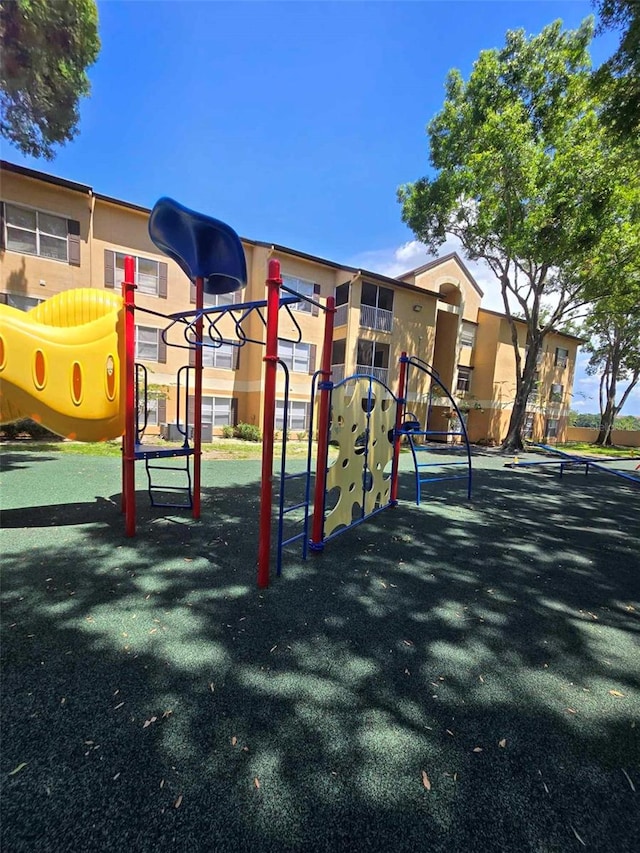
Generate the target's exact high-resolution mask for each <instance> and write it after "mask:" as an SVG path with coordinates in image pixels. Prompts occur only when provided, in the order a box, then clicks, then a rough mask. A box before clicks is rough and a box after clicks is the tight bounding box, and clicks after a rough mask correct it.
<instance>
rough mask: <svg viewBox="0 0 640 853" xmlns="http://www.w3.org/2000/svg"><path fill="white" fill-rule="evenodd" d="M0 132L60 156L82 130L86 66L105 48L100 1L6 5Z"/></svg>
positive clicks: (28, 0) (0, 30)
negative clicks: (57, 148) (60, 149)
mask: <svg viewBox="0 0 640 853" xmlns="http://www.w3.org/2000/svg"><path fill="white" fill-rule="evenodd" d="M0 42H1V43H2V51H0V133H2V135H3V136H4V137H6V138H7V139H9V140H10V141H11V142H12V143H13V144H14V145H16V146H17V148H19V149H20V151H22V152H23V153H24V154H30V155H32V156H33V157H44V158H46V159H47V160H51V159H53V157H54V146H56V145H61V144H64V143H65V142H68V141H69V140H71V139H73V138H74V136H76V135H77V133H78V120H79V113H78V103H79V100H80V98H81V97H82V96H85V95H88V94H89V90H90V84H89V78H88V77H87V74H86V69H87V68H88V67H89V66H90V65H92V64H93V63H94V62H95V61H96V58H97V56H98V52H99V50H100V39H99V38H98V10H97V7H96V4H95V2H94V0H55V2H52V0H8V2H7V0H3V2H2V3H1V4H0Z"/></svg>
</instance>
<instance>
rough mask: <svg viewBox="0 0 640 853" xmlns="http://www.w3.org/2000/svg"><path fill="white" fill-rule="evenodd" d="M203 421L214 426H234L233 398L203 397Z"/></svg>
mask: <svg viewBox="0 0 640 853" xmlns="http://www.w3.org/2000/svg"><path fill="white" fill-rule="evenodd" d="M202 423H203V424H211V426H214V427H223V426H233V399H232V398H231V397H203V398H202Z"/></svg>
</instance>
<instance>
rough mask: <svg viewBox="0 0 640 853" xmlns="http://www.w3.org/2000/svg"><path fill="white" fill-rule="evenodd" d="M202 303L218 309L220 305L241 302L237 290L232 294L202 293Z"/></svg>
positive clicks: (240, 296)
mask: <svg viewBox="0 0 640 853" xmlns="http://www.w3.org/2000/svg"><path fill="white" fill-rule="evenodd" d="M202 301H203V303H204V304H205V305H209V306H212V307H218V308H219V307H220V306H221V305H234V304H236V303H237V302H242V294H241V293H239V292H238V291H237V290H236V291H234V292H233V293H204V294H203V296H202Z"/></svg>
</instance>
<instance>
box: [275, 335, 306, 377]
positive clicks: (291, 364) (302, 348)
mask: <svg viewBox="0 0 640 853" xmlns="http://www.w3.org/2000/svg"><path fill="white" fill-rule="evenodd" d="M278 358H280V359H282V361H284V363H285V364H286V365H287V367H288V368H289V370H291V371H293V372H294V373H309V372H310V369H311V345H310V344H294V343H291V341H278Z"/></svg>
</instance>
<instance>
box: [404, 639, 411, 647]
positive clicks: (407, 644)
mask: <svg viewBox="0 0 640 853" xmlns="http://www.w3.org/2000/svg"><path fill="white" fill-rule="evenodd" d="M402 642H403V643H404V644H405V646H412V645H413V643H412V642H411V640H403V641H402Z"/></svg>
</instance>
